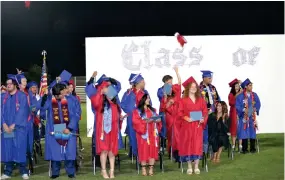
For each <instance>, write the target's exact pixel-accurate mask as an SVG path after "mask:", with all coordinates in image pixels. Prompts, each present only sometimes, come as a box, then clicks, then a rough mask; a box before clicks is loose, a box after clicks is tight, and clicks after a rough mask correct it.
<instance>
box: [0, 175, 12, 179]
mask: <svg viewBox="0 0 285 180" xmlns="http://www.w3.org/2000/svg"><path fill="white" fill-rule="evenodd" d="M0 179H1V180H2V179H11V176H7V175H5V174H3V175H2V176H1V177H0Z"/></svg>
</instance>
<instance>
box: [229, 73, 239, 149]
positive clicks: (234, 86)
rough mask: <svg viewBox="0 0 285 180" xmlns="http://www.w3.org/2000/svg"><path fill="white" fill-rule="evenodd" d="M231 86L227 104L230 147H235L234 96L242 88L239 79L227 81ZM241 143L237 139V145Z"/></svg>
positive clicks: (235, 113) (235, 112) (235, 114)
mask: <svg viewBox="0 0 285 180" xmlns="http://www.w3.org/2000/svg"><path fill="white" fill-rule="evenodd" d="M229 86H230V88H231V92H230V94H229V97H228V99H229V105H230V121H231V122H230V133H231V137H232V148H233V149H234V148H235V143H236V136H237V121H238V120H237V117H238V116H237V111H236V97H237V96H238V95H239V94H240V93H242V89H241V87H240V81H239V80H238V79H234V80H232V81H231V82H230V83H229ZM241 145H242V140H239V147H241Z"/></svg>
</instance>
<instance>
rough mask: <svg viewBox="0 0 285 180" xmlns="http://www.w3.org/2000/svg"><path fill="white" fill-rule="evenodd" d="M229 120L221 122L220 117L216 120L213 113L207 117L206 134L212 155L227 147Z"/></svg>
mask: <svg viewBox="0 0 285 180" xmlns="http://www.w3.org/2000/svg"><path fill="white" fill-rule="evenodd" d="M229 122H230V121H229V119H226V120H225V122H223V120H222V117H221V118H220V119H219V120H217V116H216V114H215V113H212V114H211V115H209V119H208V133H209V139H208V140H209V144H210V145H211V146H212V148H213V151H214V153H215V152H218V150H219V148H220V147H228V146H229V136H228V135H227V133H228V132H229Z"/></svg>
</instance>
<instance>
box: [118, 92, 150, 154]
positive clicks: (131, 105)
mask: <svg viewBox="0 0 285 180" xmlns="http://www.w3.org/2000/svg"><path fill="white" fill-rule="evenodd" d="M144 93H145V94H149V93H148V92H147V90H144ZM150 104H151V100H150ZM121 108H122V109H123V111H124V112H125V113H126V114H128V117H127V127H126V130H125V133H126V134H127V135H128V136H129V142H130V143H129V145H130V146H131V147H132V153H133V154H134V155H135V156H136V155H137V139H136V132H135V130H134V128H133V117H132V114H133V111H134V110H135V109H136V95H135V94H134V92H133V91H131V92H129V90H127V91H126V92H125V93H124V95H123V98H122V101H121Z"/></svg>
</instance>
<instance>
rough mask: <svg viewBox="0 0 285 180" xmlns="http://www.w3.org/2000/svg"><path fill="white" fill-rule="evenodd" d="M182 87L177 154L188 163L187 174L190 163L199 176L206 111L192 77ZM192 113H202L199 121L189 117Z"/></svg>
mask: <svg viewBox="0 0 285 180" xmlns="http://www.w3.org/2000/svg"><path fill="white" fill-rule="evenodd" d="M182 85H183V87H184V88H185V89H184V94H183V98H182V99H181V101H180V103H179V112H178V116H179V119H180V121H181V128H180V134H179V145H178V148H179V151H178V153H179V156H180V159H181V161H184V162H185V161H187V162H188V169H187V174H192V173H193V169H192V161H194V163H195V167H194V172H195V174H200V170H199V159H200V158H201V157H202V155H203V130H204V129H205V127H206V126H207V120H208V109H207V105H206V101H205V100H204V98H203V97H201V93H200V89H199V87H198V84H197V82H196V81H195V79H194V78H193V77H192V76H191V77H190V78H189V79H187V80H186V81H185V82H184V83H183V84H182ZM194 111H199V112H201V113H202V117H201V120H198V121H194V120H193V119H192V118H191V117H190V112H194Z"/></svg>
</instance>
